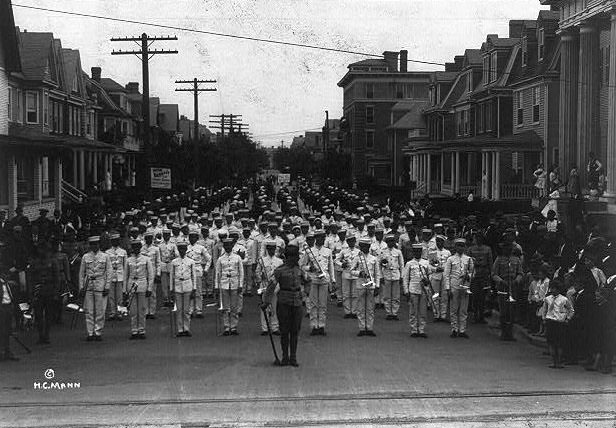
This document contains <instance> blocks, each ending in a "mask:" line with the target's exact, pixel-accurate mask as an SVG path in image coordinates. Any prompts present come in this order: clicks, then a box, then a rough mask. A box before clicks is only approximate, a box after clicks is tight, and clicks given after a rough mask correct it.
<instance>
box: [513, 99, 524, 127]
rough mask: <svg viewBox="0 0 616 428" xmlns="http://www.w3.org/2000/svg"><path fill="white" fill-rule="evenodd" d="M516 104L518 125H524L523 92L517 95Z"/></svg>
mask: <svg viewBox="0 0 616 428" xmlns="http://www.w3.org/2000/svg"><path fill="white" fill-rule="evenodd" d="M515 102H516V109H517V121H516V123H517V124H518V126H519V125H523V124H524V97H523V95H522V91H518V92H516V93H515Z"/></svg>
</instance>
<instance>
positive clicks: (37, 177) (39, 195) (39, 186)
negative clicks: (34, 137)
mask: <svg viewBox="0 0 616 428" xmlns="http://www.w3.org/2000/svg"><path fill="white" fill-rule="evenodd" d="M42 163H43V157H42V156H37V157H36V158H34V177H33V178H34V183H33V184H34V200H35V201H37V202H38V203H41V202H42V201H43V165H42Z"/></svg>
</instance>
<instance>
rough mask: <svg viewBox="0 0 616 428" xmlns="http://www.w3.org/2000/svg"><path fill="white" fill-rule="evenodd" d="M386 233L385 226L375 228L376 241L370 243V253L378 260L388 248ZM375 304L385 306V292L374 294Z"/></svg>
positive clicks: (378, 306)
mask: <svg viewBox="0 0 616 428" xmlns="http://www.w3.org/2000/svg"><path fill="white" fill-rule="evenodd" d="M384 233H385V230H384V229H383V228H381V227H377V228H376V229H375V230H374V241H373V242H372V243H371V244H370V254H372V255H373V256H374V257H376V259H377V261H378V260H380V259H381V254H382V253H383V250H384V249H385V248H387V244H386V243H385V241H384V240H383V236H384ZM380 270H381V269H380V267H379V272H380ZM378 285H380V283H377V286H378ZM374 305H375V307H377V308H385V304H384V303H383V293H378V294H377V295H376V296H374Z"/></svg>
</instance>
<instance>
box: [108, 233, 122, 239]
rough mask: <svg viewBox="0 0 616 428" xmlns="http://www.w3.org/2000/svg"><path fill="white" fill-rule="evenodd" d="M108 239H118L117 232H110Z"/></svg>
mask: <svg viewBox="0 0 616 428" xmlns="http://www.w3.org/2000/svg"><path fill="white" fill-rule="evenodd" d="M109 239H120V234H119V233H112V234H110V235H109Z"/></svg>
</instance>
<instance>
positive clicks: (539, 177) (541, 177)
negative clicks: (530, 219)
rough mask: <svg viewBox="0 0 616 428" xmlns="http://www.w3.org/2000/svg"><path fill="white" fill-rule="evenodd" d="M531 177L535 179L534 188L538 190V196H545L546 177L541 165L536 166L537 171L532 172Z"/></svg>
mask: <svg viewBox="0 0 616 428" xmlns="http://www.w3.org/2000/svg"><path fill="white" fill-rule="evenodd" d="M533 175H534V176H535V178H536V181H535V187H536V188H537V189H539V196H541V197H543V196H545V179H546V177H547V173H546V172H545V169H544V168H543V164H542V163H540V164H539V165H537V169H536V170H535V172H533Z"/></svg>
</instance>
